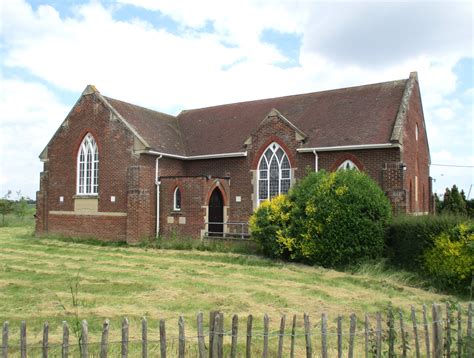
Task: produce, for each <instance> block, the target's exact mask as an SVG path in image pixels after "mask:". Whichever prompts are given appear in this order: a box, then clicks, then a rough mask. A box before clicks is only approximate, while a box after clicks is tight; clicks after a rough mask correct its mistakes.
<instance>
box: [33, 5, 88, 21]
mask: <svg viewBox="0 0 474 358" xmlns="http://www.w3.org/2000/svg"><path fill="white" fill-rule="evenodd" d="M27 2H28V3H29V4H30V5H31V7H32V8H33V10H34V11H37V10H38V8H39V7H40V6H41V5H49V6H51V7H53V8H54V9H55V10H56V11H57V12H58V13H59V16H60V17H61V18H62V19H65V18H66V17H74V16H75V15H76V11H75V9H76V7H77V6H79V5H82V4H85V3H87V2H88V1H73V0H27Z"/></svg>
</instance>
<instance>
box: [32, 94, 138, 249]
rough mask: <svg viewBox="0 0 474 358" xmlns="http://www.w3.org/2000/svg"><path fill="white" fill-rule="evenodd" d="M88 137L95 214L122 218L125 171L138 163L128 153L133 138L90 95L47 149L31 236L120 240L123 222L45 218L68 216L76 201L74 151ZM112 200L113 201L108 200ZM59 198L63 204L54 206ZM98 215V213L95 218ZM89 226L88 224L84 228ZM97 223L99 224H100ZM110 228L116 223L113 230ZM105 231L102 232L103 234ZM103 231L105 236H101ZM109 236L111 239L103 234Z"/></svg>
mask: <svg viewBox="0 0 474 358" xmlns="http://www.w3.org/2000/svg"><path fill="white" fill-rule="evenodd" d="M89 132H90V133H91V134H92V135H93V136H94V138H95V140H96V142H97V145H98V148H99V189H98V190H99V193H98V196H97V198H98V211H99V213H100V212H109V213H126V212H127V209H128V182H127V178H128V174H127V172H128V167H129V166H131V165H134V164H138V160H139V156H137V155H135V154H133V135H132V133H131V132H130V131H129V130H128V129H126V127H125V125H124V124H123V123H122V122H121V121H120V120H119V119H117V118H116V117H114V116H112V115H111V113H110V111H109V109H108V108H107V107H106V106H105V105H104V104H103V103H102V102H101V101H100V100H99V99H98V98H97V97H96V95H95V94H91V95H85V96H82V97H81V98H80V100H79V101H78V103H77V105H76V106H75V107H74V108H73V109H72V111H71V112H70V114H69V115H68V117H67V119H66V120H65V121H64V123H63V124H62V125H61V127H60V128H59V129H58V131H57V133H56V134H55V136H54V137H53V139H52V140H51V142H50V143H49V145H48V151H47V156H48V160H47V162H45V163H44V168H43V173H42V174H41V177H42V179H41V185H40V191H39V192H38V193H37V198H38V199H39V200H38V204H37V209H38V214H37V216H38V219H37V225H36V233H37V234H38V235H42V234H45V233H60V234H73V233H74V234H77V235H85V236H96V237H104V238H105V237H112V236H113V237H116V238H118V239H120V240H124V239H125V237H126V230H125V226H124V224H123V221H124V219H123V218H117V217H99V216H97V217H95V218H93V219H92V218H90V217H85V216H81V217H79V216H70V215H68V216H67V218H65V215H61V216H59V215H55V216H54V218H53V217H52V216H51V215H48V213H49V212H50V211H60V212H64V211H66V212H73V211H74V200H75V198H76V175H77V174H76V165H77V153H78V149H79V146H80V144H81V142H82V140H83V138H84V136H85V135H86V134H87V133H89ZM112 196H114V197H115V202H113V201H112V200H111V199H112V198H111V197H112ZM60 197H62V198H63V201H62V202H61V201H60ZM99 213H98V214H99ZM89 222H90V224H89ZM101 223H102V224H101ZM113 223H118V224H117V225H116V226H115V225H114V224H113ZM104 228H105V229H104ZM104 230H105V231H104ZM108 232H110V233H113V235H112V236H109V235H107V233H108Z"/></svg>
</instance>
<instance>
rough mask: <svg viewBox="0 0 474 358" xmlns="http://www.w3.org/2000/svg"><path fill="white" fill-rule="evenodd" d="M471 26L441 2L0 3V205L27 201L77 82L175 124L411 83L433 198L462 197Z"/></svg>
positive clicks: (467, 153)
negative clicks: (178, 119)
mask: <svg viewBox="0 0 474 358" xmlns="http://www.w3.org/2000/svg"><path fill="white" fill-rule="evenodd" d="M473 18H474V5H473V3H472V2H453V1H450V2H426V1H420V2H413V1H410V2H374V1H369V2H347V1H346V2H337V1H335V2H334V1H333V2H317V1H289V0H288V1H279V0H275V1H250V0H239V1H232V2H231V1H219V0H216V1H212V0H199V1H195V0H191V1H178V0H173V1H169V0H116V1H114V0H106V1H100V0H93V1H83V2H82V1H66V0H50V1H47V0H30V1H26V0H3V1H2V2H1V4H0V39H1V42H0V59H1V71H0V86H1V87H0V196H3V195H4V194H5V193H6V191H7V190H9V189H11V190H12V191H14V192H15V191H17V190H21V191H22V193H23V194H25V195H28V196H30V197H34V195H35V191H36V190H37V189H38V186H39V173H40V171H41V168H42V163H41V162H40V161H39V159H38V155H39V153H40V152H41V150H42V149H43V147H44V146H45V145H46V144H47V142H48V140H49V139H50V137H51V136H52V135H53V133H54V131H55V130H56V129H57V127H58V126H59V125H60V123H61V122H62V121H63V119H64V118H65V116H66V115H67V113H68V111H69V110H70V109H71V107H72V106H73V105H74V103H75V101H76V100H77V98H78V97H79V96H80V94H81V92H82V90H83V89H84V88H85V86H86V85H87V84H94V85H95V86H96V87H97V88H98V89H99V91H100V92H101V93H103V94H105V95H107V96H109V97H114V98H118V99H121V100H124V101H128V102H132V103H135V104H139V105H142V106H145V107H149V108H153V109H156V110H159V111H162V112H167V113H171V114H177V113H179V111H180V110H181V109H185V108H196V107H204V106H208V105H214V104H222V103H229V102H236V101H242V100H250V99H258V98H265V97H273V96H281V95H289V94H297V93H304V92H313V91H319V90H325V89H333V88H340V87H345V86H353V85H360V84H368V83H375V82H382V81H389V80H395V79H402V78H407V77H408V75H409V73H410V72H411V71H418V75H419V80H420V85H421V92H422V99H423V106H424V114H425V120H426V125H427V129H428V136H429V141H430V148H431V158H432V163H433V165H432V167H431V175H432V176H433V177H434V178H435V180H436V182H435V183H434V189H435V191H437V192H443V191H444V188H445V187H447V186H452V185H453V184H457V185H459V186H460V187H461V188H463V189H464V190H465V191H466V193H467V192H468V191H469V188H470V186H471V185H472V184H473V182H474V179H473V178H474V169H473V168H472V166H474V153H473V145H474V144H473V131H474V125H473V122H474V119H473V118H474V110H473V106H474V105H473V103H474V71H473V68H474V48H473V46H474V45H473V43H474V39H473ZM435 164H442V165H460V166H466V167H449V166H435ZM469 166H471V167H469ZM471 197H474V188H473V189H472V192H471Z"/></svg>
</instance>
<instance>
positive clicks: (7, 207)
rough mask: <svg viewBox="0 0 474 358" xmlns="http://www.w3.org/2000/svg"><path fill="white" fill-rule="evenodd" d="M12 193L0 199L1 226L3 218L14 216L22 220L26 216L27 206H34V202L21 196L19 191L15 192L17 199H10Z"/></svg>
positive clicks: (3, 222)
mask: <svg viewBox="0 0 474 358" xmlns="http://www.w3.org/2000/svg"><path fill="white" fill-rule="evenodd" d="M11 195H12V191H11V190H8V192H7V193H6V194H5V195H4V196H3V197H2V198H0V214H1V215H2V226H3V225H5V216H6V215H9V214H14V215H15V216H17V217H18V218H20V219H23V218H24V217H25V216H26V215H27V214H28V206H29V205H32V204H35V201H34V200H32V199H30V198H28V197H26V196H23V195H22V193H21V190H19V191H17V192H16V195H17V198H16V199H11Z"/></svg>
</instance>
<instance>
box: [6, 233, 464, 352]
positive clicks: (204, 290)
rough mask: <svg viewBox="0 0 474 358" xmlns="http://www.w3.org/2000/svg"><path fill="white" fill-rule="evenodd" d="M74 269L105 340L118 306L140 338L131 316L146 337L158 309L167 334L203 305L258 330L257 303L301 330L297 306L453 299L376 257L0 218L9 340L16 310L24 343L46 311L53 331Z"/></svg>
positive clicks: (352, 308)
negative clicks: (273, 251) (162, 240)
mask: <svg viewBox="0 0 474 358" xmlns="http://www.w3.org/2000/svg"><path fill="white" fill-rule="evenodd" d="M162 247H165V246H162ZM76 277H77V278H78V280H79V286H78V302H79V305H78V311H77V312H78V316H79V318H80V319H83V318H86V319H87V320H88V322H89V331H90V336H91V338H90V340H91V341H97V340H99V339H100V331H101V327H102V322H103V320H104V319H105V318H108V319H110V320H111V337H110V340H111V341H117V340H119V337H120V322H121V319H122V317H124V316H127V317H128V318H129V320H130V327H131V328H130V335H131V339H137V340H138V339H139V338H140V319H141V317H142V316H147V317H148V319H149V330H150V332H149V337H152V338H151V339H154V340H156V339H157V337H158V319H166V320H167V331H168V334H169V335H170V336H172V337H176V333H177V319H178V316H179V315H183V316H184V318H185V320H186V327H187V332H188V333H187V334H188V335H189V336H195V321H196V318H195V317H196V316H195V315H196V313H197V312H198V311H203V312H204V313H205V317H207V314H208V312H209V311H211V310H221V311H222V312H224V314H225V317H226V318H225V319H226V323H225V324H226V329H228V327H229V326H230V322H229V320H230V317H231V314H238V315H239V317H241V320H240V323H239V324H240V332H241V333H243V332H244V331H245V323H246V322H245V316H246V315H248V314H250V313H251V314H253V315H254V317H255V321H254V322H255V327H254V328H255V330H256V332H261V329H262V317H263V314H264V313H267V314H268V315H269V316H270V318H271V321H270V323H271V325H270V330H271V331H276V330H278V325H279V322H278V319H279V316H280V315H281V314H286V315H287V317H290V316H291V315H292V314H298V315H299V316H298V317H299V318H298V329H300V330H301V329H302V328H301V327H302V313H303V312H307V313H309V314H310V316H311V317H313V320H314V322H316V321H317V320H318V319H319V317H320V315H321V313H322V312H327V313H328V315H329V319H330V322H329V328H330V329H332V330H334V327H335V320H336V317H337V315H339V314H341V315H343V316H345V317H346V318H347V317H348V316H349V314H351V313H352V312H354V313H356V314H357V315H358V317H360V318H361V320H360V321H362V317H363V313H365V312H367V313H369V314H370V315H373V314H374V313H375V312H377V311H383V310H385V309H386V307H387V306H388V305H389V304H392V305H393V306H394V307H400V308H401V309H402V310H403V311H404V312H405V313H406V314H407V316H408V312H409V309H410V305H411V304H414V305H416V306H420V305H421V304H423V303H427V304H429V303H432V302H435V301H436V302H442V301H448V300H449V301H453V302H457V301H460V299H459V298H456V297H453V296H447V295H439V294H435V293H432V292H427V291H425V290H422V289H420V288H417V287H414V286H413V284H416V285H419V284H420V283H419V282H417V281H416V279H415V278H413V277H410V275H409V274H407V273H404V272H400V271H395V270H388V269H387V268H386V267H384V266H383V265H382V264H375V265H374V264H373V263H367V264H364V265H360V266H359V267H358V268H357V269H354V271H353V273H343V272H337V271H334V270H327V269H322V268H318V267H309V266H305V265H299V264H289V263H283V262H280V261H274V260H269V259H265V258H261V257H259V256H255V255H241V254H235V253H220V252H211V251H202V250H200V249H199V250H198V249H190V250H188V249H186V250H184V249H183V250H171V249H166V250H163V249H156V248H153V247H151V246H150V245H149V246H147V247H122V246H118V245H117V244H104V243H99V242H97V241H88V242H84V241H78V240H70V239H66V238H44V239H38V238H35V237H34V236H33V235H32V229H31V227H5V228H0V323H1V322H3V321H5V320H9V321H10V326H11V328H12V333H11V340H12V342H15V339H17V337H18V328H19V326H20V321H21V320H26V321H27V324H28V332H29V333H28V337H29V338H28V339H29V343H30V344H36V343H39V342H40V341H41V337H42V335H41V327H42V324H43V323H44V321H49V326H50V337H51V340H52V342H53V343H54V342H56V343H57V342H58V341H59V339H60V337H61V322H62V321H63V320H68V321H69V322H72V321H73V319H74V316H75V313H74V312H75V307H74V305H73V303H72V300H71V293H70V288H71V285H73V284H74V280H75V279H76ZM461 302H462V300H461ZM289 321H290V319H289V318H288V319H287V325H289V324H290V322H289ZM345 324H346V323H345ZM359 324H360V325H361V324H362V322H360V323H359ZM361 327H362V326H360V327H359V328H358V329H362V328H361ZM288 329H289V328H288ZM301 340H303V338H301ZM176 342H177V341H175V343H176ZM271 344H272V345H273V346H275V344H273V343H271ZM299 346H300V347H304V341H301V342H300V343H299ZM137 349H138V348H137ZM117 353H118V351H117ZM112 355H113V354H112Z"/></svg>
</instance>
